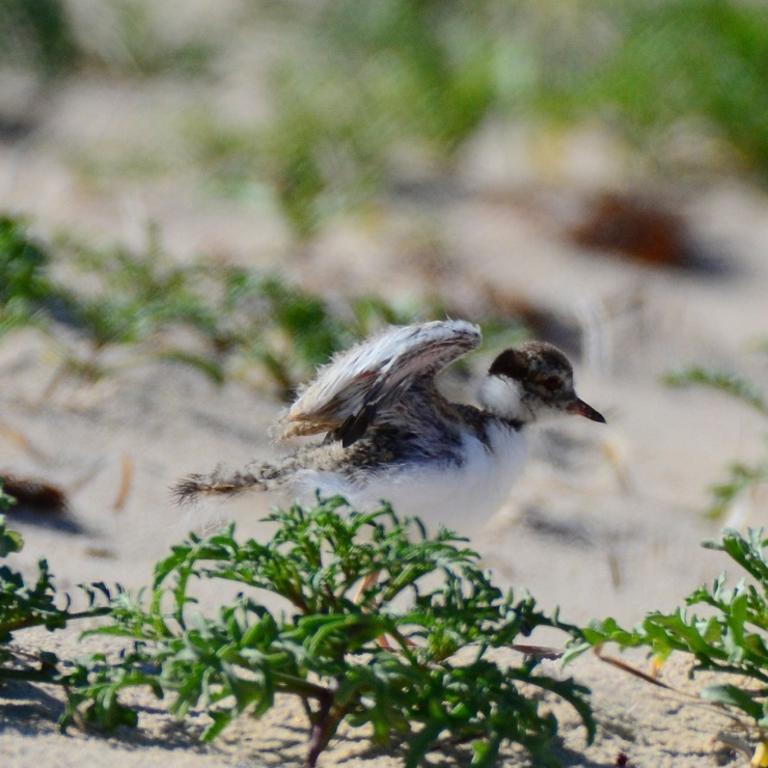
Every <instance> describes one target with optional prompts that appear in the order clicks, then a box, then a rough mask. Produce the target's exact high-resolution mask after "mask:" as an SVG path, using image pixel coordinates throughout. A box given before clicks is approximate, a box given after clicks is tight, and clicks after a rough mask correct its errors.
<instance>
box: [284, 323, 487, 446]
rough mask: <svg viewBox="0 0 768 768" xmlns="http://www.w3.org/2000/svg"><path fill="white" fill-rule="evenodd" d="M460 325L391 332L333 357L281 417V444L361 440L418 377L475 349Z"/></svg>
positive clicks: (475, 333)
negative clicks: (329, 437)
mask: <svg viewBox="0 0 768 768" xmlns="http://www.w3.org/2000/svg"><path fill="white" fill-rule="evenodd" d="M481 339H482V335H481V333H480V329H479V328H478V327H477V326H476V325H473V324H472V323H468V322H466V321H465V320H444V321H436V322H431V323H422V324H419V325H406V326H399V327H392V328H389V329H387V330H386V331H384V332H383V333H381V334H379V335H378V336H375V337H373V338H371V339H368V340H366V341H364V342H362V343H361V344H358V345H357V346H355V347H352V348H351V349H348V350H346V351H345V352H342V353H340V354H338V355H336V356H335V357H334V358H333V359H332V360H331V362H330V363H328V364H327V365H325V366H323V367H322V368H321V369H320V370H319V371H318V375H317V377H316V378H315V380H314V381H312V382H311V383H310V384H309V385H308V386H307V387H306V388H305V389H304V390H303V391H302V392H301V393H300V394H299V397H298V399H297V400H296V402H294V404H293V405H292V406H291V408H290V410H289V411H288V413H287V416H286V417H285V422H284V423H285V428H284V429H283V431H282V434H281V435H280V437H281V438H288V437H295V436H298V435H313V434H316V433H318V432H332V433H334V434H335V435H336V436H337V437H338V439H340V440H341V441H342V443H343V445H344V446H347V445H351V444H352V443H354V442H355V440H358V439H359V438H360V437H362V436H363V434H364V433H365V430H366V429H367V427H368V426H370V425H371V424H372V423H374V421H375V418H376V413H377V412H378V411H379V410H380V409H381V408H382V407H383V406H385V405H389V404H391V403H393V402H395V401H397V400H398V399H399V397H400V396H401V395H402V394H403V393H404V392H405V391H406V390H407V389H408V388H409V387H410V386H411V384H413V382H414V381H416V380H418V379H422V378H424V377H430V378H431V377H434V376H435V374H437V373H438V372H439V371H441V370H442V369H443V368H445V366H446V365H448V364H449V363H451V362H452V361H454V360H456V359H457V358H458V357H461V356H462V355H463V354H465V353H466V352H468V351H469V350H471V349H474V348H475V347H477V346H478V345H479V344H480V341H481Z"/></svg>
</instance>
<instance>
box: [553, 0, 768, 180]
mask: <svg viewBox="0 0 768 768" xmlns="http://www.w3.org/2000/svg"><path fill="white" fill-rule="evenodd" d="M597 22H598V23H599V24H601V25H602V27H603V28H604V34H603V36H602V44H600V43H598V44H597V45H595V46H594V52H593V53H591V55H590V54H588V53H587V51H585V50H582V51H581V53H582V55H581V56H580V57H577V58H572V59H571V65H572V66H570V67H569V68H558V67H557V65H555V69H556V71H554V72H552V67H551V66H550V67H549V69H550V73H551V74H550V76H549V77H548V78H547V79H548V82H545V87H544V88H543V89H542V91H541V93H540V97H539V98H540V101H541V106H542V108H543V109H544V110H545V111H546V112H548V113H550V114H555V115H558V116H560V117H565V118H569V119H573V118H579V119H581V118H586V119H592V118H593V117H594V115H595V114H603V115H604V116H605V117H606V118H607V119H608V120H611V121H612V122H613V124H614V125H617V126H618V127H619V128H620V129H621V130H622V131H623V132H624V134H625V135H626V136H628V137H630V138H631V139H632V140H633V141H634V142H635V143H636V144H638V145H640V146H641V147H642V148H643V149H644V150H646V151H650V152H653V148H654V145H658V144H663V143H664V137H665V133H666V132H667V131H669V129H670V128H673V127H674V126H676V125H677V124H679V123H681V122H684V121H687V122H688V123H691V122H695V123H698V124H700V125H703V126H704V127H705V129H707V130H708V131H710V132H713V133H714V134H715V135H716V136H717V138H719V139H721V140H722V141H723V142H725V143H727V144H728V145H730V146H731V147H732V148H734V149H735V150H736V152H737V153H738V154H739V155H740V156H741V159H742V160H743V162H744V164H745V165H747V166H748V167H752V168H754V169H756V170H757V171H758V172H759V173H760V174H761V175H762V176H763V177H765V176H766V174H768V134H766V131H765V130H764V126H765V124H766V121H768V97H767V96H766V88H765V85H766V77H767V76H766V71H767V70H766V65H765V62H766V60H768V35H766V30H768V14H766V11H765V8H764V7H763V6H762V5H761V4H759V3H758V4H754V3H734V2H721V0H671V1H665V2H645V1H641V2H630V3H623V4H617V5H616V7H615V8H613V9H611V10H606V9H603V10H602V11H601V13H600V14H599V16H598V19H597ZM606 32H607V33H608V34H606ZM607 41H610V42H607ZM577 48H578V46H577Z"/></svg>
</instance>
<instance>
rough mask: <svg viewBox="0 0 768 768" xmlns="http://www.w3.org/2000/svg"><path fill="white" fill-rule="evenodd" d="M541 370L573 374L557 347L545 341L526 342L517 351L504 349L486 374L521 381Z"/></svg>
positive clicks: (566, 359) (565, 358)
mask: <svg viewBox="0 0 768 768" xmlns="http://www.w3.org/2000/svg"><path fill="white" fill-rule="evenodd" d="M542 369H552V370H554V371H565V372H567V373H568V374H572V372H573V368H572V366H571V364H570V362H569V361H568V358H567V357H566V356H565V355H564V354H563V353H562V352H561V351H560V350H559V349H558V348H557V347H555V346H554V345H552V344H548V343H547V342H546V341H528V342H525V344H521V345H520V346H519V347H518V348H517V349H505V350H504V351H503V352H502V353H501V354H500V355H499V356H498V357H497V358H496V359H495V360H494V361H493V363H492V364H491V367H490V368H489V369H488V373H489V374H490V375H491V376H508V377H509V378H511V379H517V380H518V381H523V380H525V379H527V378H530V377H531V375H532V374H534V373H537V372H540V371H542Z"/></svg>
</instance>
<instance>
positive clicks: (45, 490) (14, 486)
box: [0, 472, 69, 514]
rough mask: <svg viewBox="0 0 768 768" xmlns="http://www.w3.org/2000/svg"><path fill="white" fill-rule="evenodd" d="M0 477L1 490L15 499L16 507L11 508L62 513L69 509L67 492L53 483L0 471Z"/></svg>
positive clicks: (44, 512)
mask: <svg viewBox="0 0 768 768" xmlns="http://www.w3.org/2000/svg"><path fill="white" fill-rule="evenodd" d="M0 478H2V479H3V490H4V491H5V492H6V493H7V494H8V495H9V496H13V497H14V498H15V499H16V503H17V505H18V507H12V508H11V509H16V508H20V509H24V510H28V511H30V512H36V513H43V514H62V513H65V512H67V510H68V509H69V500H68V498H67V494H66V493H65V492H64V491H63V490H62V489H61V488H59V487H58V486H56V485H53V483H49V482H46V481H45V480H41V479H39V478H33V477H21V476H19V475H14V474H12V473H9V472H2V473H0Z"/></svg>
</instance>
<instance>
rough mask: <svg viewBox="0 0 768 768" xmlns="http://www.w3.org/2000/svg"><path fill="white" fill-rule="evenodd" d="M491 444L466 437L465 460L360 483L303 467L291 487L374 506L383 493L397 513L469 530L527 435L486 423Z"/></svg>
mask: <svg viewBox="0 0 768 768" xmlns="http://www.w3.org/2000/svg"><path fill="white" fill-rule="evenodd" d="M489 438H490V445H491V450H488V449H487V448H486V446H485V445H484V444H483V443H482V442H480V441H479V440H478V439H477V438H476V437H474V436H472V435H470V434H467V435H466V436H465V438H464V446H463V449H464V456H465V460H464V463H463V464H462V465H461V466H460V467H456V466H454V465H434V466H429V465H426V466H423V467H417V468H409V469H393V470H392V471H388V472H384V471H382V472H378V473H376V474H372V475H371V476H370V478H369V480H368V482H367V483H365V484H364V485H362V484H361V485H357V484H352V483H350V482H348V481H347V480H345V479H344V478H343V477H341V476H339V475H337V474H335V473H332V472H318V471H316V470H303V471H301V472H300V473H298V474H297V477H296V481H295V484H294V486H293V490H294V492H295V493H296V495H297V496H298V498H299V500H300V501H302V502H304V503H308V502H311V501H312V499H313V498H314V494H315V491H316V490H317V489H319V490H320V493H321V494H323V495H325V496H329V495H335V494H340V495H342V496H344V497H346V498H347V499H348V500H349V502H350V503H351V504H352V505H353V506H354V507H356V508H357V509H362V510H371V509H375V508H376V507H377V506H378V505H379V502H380V501H381V500H382V499H384V500H386V501H389V502H390V503H391V504H392V507H393V509H394V510H395V512H397V513H398V514H400V515H408V516H418V517H420V518H421V519H422V520H423V521H424V522H425V523H426V524H427V526H428V527H429V528H430V529H431V530H435V529H436V528H437V526H438V525H439V524H441V523H442V524H444V525H446V526H448V527H449V528H453V529H455V530H458V531H459V532H460V533H470V532H471V531H473V530H476V529H477V528H479V527H481V526H482V525H483V524H484V523H485V522H486V521H487V520H488V518H489V517H490V516H491V515H492V514H493V513H494V512H496V511H497V510H498V509H499V508H500V507H501V505H502V504H503V503H504V501H505V500H506V498H507V496H508V495H509V491H510V489H511V487H512V485H513V483H514V482H515V480H516V479H517V478H518V476H519V475H520V472H521V470H522V468H523V466H524V464H525V460H526V458H527V455H528V449H527V444H526V440H525V437H524V436H523V435H522V434H521V433H520V432H517V431H515V430H512V429H510V428H508V427H506V426H503V425H492V426H491V427H490V428H489Z"/></svg>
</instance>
